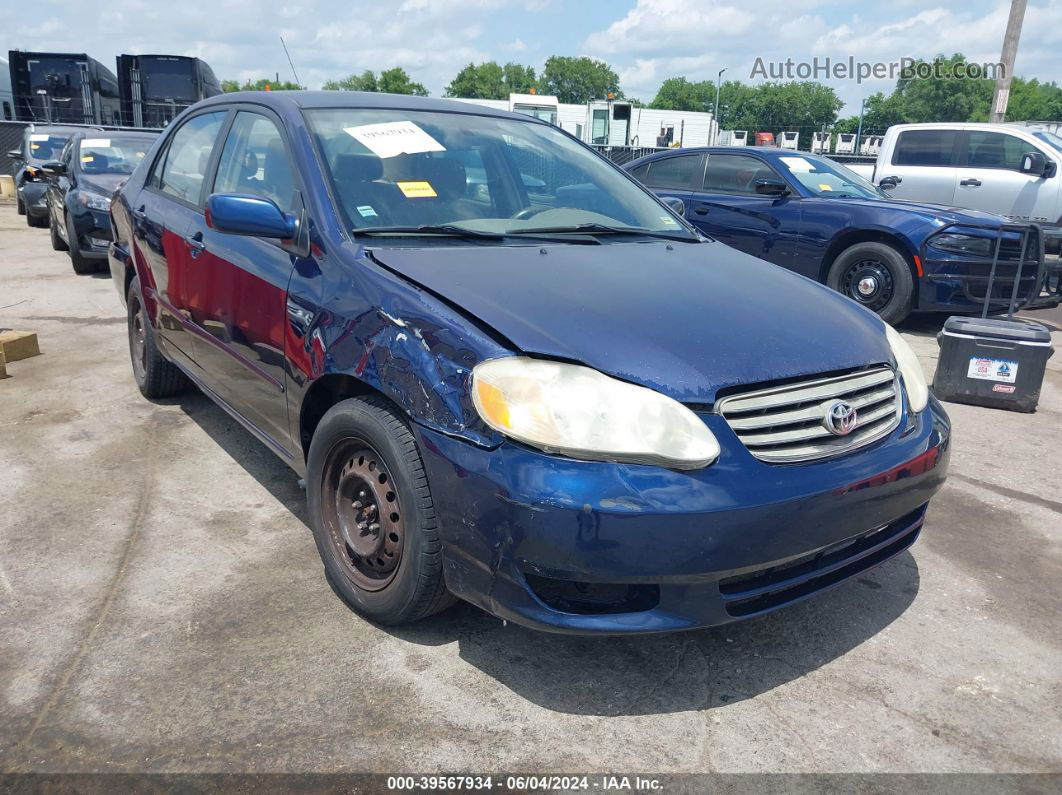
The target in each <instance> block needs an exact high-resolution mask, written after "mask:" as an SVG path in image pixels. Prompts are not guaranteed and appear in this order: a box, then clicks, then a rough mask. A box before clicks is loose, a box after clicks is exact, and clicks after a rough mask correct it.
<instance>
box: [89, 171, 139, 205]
mask: <svg viewBox="0 0 1062 795" xmlns="http://www.w3.org/2000/svg"><path fill="white" fill-rule="evenodd" d="M127 179H129V175H128V174H93V175H92V176H87V175H85V174H80V175H79V176H78V179H77V187H78V189H79V190H87V191H91V192H92V193H99V194H101V195H103V196H106V197H107V198H108V199H109V198H111V196H112V195H113V194H114V192H115V191H116V190H118V188H120V187H121V185H122V183H123V182H125V181H126V180H127Z"/></svg>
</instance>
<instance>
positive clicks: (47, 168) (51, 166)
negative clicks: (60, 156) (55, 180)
mask: <svg viewBox="0 0 1062 795" xmlns="http://www.w3.org/2000/svg"><path fill="white" fill-rule="evenodd" d="M41 171H43V172H44V173H45V174H47V175H48V176H49V177H62V176H64V175H65V174H66V163H62V162H60V161H58V160H49V161H48V162H47V163H43V164H41Z"/></svg>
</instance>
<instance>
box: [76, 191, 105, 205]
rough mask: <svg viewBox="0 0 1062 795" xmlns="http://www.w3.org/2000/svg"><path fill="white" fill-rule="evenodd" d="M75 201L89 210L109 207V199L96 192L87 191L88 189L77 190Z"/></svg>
mask: <svg viewBox="0 0 1062 795" xmlns="http://www.w3.org/2000/svg"><path fill="white" fill-rule="evenodd" d="M77 202H78V204H80V205H81V206H82V207H88V208H89V209H90V210H109V209H111V200H110V199H108V198H107V197H106V196H101V195H100V194H98V193H89V192H88V191H83V190H82V191H78V193H77Z"/></svg>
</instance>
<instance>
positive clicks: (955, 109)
mask: <svg viewBox="0 0 1062 795" xmlns="http://www.w3.org/2000/svg"><path fill="white" fill-rule="evenodd" d="M965 62H966V57H965V56H964V55H962V54H961V53H956V54H955V55H952V56H951V57H945V56H943V55H938V56H937V57H936V58H934V59H933V60H932V61H921V60H920V61H918V62H916V66H915V69H914V73H915V75H917V74H918V71H917V70H918V69H919V68H926V67H928V68H930V69H933V70H935V74H934V75H933V76H931V77H917V76H913V77H907V78H900V79H899V80H898V81H896V93H899V94H901V95H902V116H903V119H904V120H905V121H907V122H928V121H946V122H961V121H972V120H975V119H978V118H987V117H988V110H989V107H990V106H991V104H992V91H993V88H994V86H995V81H994V80H992V79H990V78H988V77H983V78H979V79H971V78H967V77H962V78H961V79H956V78H957V77H959V75H958V72H959V70H960V69H965V68H966V67H965V66H963V67H959V64H965ZM921 65H925V66H924V67H922V66H921ZM936 73H939V76H937V74H936ZM864 126H866V122H865V120H864Z"/></svg>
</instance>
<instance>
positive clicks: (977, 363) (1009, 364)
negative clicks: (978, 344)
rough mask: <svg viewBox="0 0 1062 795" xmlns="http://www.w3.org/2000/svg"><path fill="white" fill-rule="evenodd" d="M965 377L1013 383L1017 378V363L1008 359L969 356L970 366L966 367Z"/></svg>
mask: <svg viewBox="0 0 1062 795" xmlns="http://www.w3.org/2000/svg"><path fill="white" fill-rule="evenodd" d="M966 377H967V378H976V379H978V380H980V381H1001V382H1003V383H1005V384H1013V383H1014V382H1015V381H1017V380H1018V363H1017V362H1016V361H1012V360H1010V359H983V358H981V357H979V356H971V357H970V366H969V367H968V368H967V369H966Z"/></svg>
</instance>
